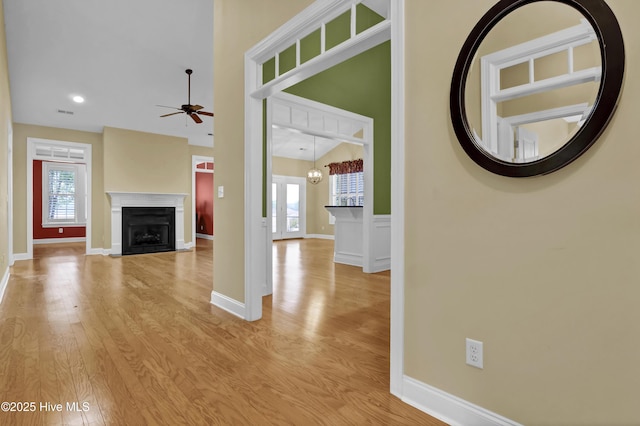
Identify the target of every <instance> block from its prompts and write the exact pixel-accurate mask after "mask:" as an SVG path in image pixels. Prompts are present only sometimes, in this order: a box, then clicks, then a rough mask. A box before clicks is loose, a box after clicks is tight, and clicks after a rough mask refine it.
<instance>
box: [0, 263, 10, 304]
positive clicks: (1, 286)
mask: <svg viewBox="0 0 640 426" xmlns="http://www.w3.org/2000/svg"><path fill="white" fill-rule="evenodd" d="M10 276H11V274H10V273H9V268H7V269H6V271H4V275H3V276H2V281H0V303H2V299H3V298H4V292H5V290H6V289H7V284H9V277H10Z"/></svg>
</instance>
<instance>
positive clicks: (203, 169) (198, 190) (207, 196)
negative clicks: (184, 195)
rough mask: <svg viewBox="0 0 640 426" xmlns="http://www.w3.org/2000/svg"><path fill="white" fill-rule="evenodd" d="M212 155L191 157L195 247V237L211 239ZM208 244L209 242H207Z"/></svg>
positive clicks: (195, 238) (192, 229) (192, 232)
mask: <svg viewBox="0 0 640 426" xmlns="http://www.w3.org/2000/svg"><path fill="white" fill-rule="evenodd" d="M213 183H214V162H213V157H206V156H201V155H193V156H192V157H191V211H192V212H193V215H192V218H191V241H192V245H193V247H197V245H198V244H197V239H198V238H199V239H204V240H213V239H214V227H213V203H214V197H213V188H214V187H213ZM207 246H210V244H207Z"/></svg>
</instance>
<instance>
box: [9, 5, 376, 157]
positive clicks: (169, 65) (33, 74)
mask: <svg viewBox="0 0 640 426" xmlns="http://www.w3.org/2000/svg"><path fill="white" fill-rule="evenodd" d="M3 3H4V16H5V27H6V33H7V53H8V62H9V83H10V89H11V103H12V109H13V111H12V112H13V121H14V122H16V123H24V124H35V125H40V126H50V127H59V128H67V129H75V130H84V131H90V132H102V130H103V127H104V126H109V127H118V128H123V129H131V130H138V131H143V132H150V133H159V134H166V135H173V136H179V137H185V138H188V139H189V143H190V144H193V145H202V146H213V139H214V138H213V136H212V135H213V134H214V118H212V117H206V116H202V120H203V123H202V124H196V123H194V122H193V121H192V120H191V119H190V118H189V117H187V116H186V115H185V114H178V115H173V116H170V117H165V118H160V115H162V114H167V113H170V112H172V111H173V110H171V109H168V108H162V107H158V106H157V105H167V106H174V107H176V108H179V107H180V106H181V105H182V104H186V103H187V75H186V74H185V70H186V69H187V68H190V69H193V74H192V76H191V104H199V105H202V106H204V110H205V111H211V112H214V113H215V111H214V103H213V1H212V0H182V1H176V0H56V1H52V0H3ZM365 4H367V6H369V7H371V8H373V9H375V10H378V11H379V13H381V14H385V13H386V9H385V8H386V0H366V1H365ZM74 95H81V96H83V97H84V98H85V99H86V101H85V102H84V103H82V104H76V103H74V102H73V101H72V100H71V98H72V97H73V96H74ZM59 111H63V112H59ZM70 112H72V113H73V114H70ZM336 145H337V143H336V142H335V141H329V140H328V139H324V140H323V142H320V138H318V142H317V145H316V158H320V157H321V156H322V155H324V154H325V153H326V152H328V151H330V150H331V149H333V147H335V146H336ZM273 146H274V153H273V154H274V155H277V156H284V157H288V158H299V159H306V160H311V161H312V160H313V149H312V148H313V144H312V138H311V137H309V136H307V135H302V134H300V133H295V132H289V131H284V130H282V129H281V130H280V131H275V132H274V138H273ZM301 148H302V149H301Z"/></svg>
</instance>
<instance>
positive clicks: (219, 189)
mask: <svg viewBox="0 0 640 426" xmlns="http://www.w3.org/2000/svg"><path fill="white" fill-rule="evenodd" d="M218 198H224V186H219V187H218Z"/></svg>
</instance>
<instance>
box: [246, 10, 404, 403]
mask: <svg viewBox="0 0 640 426" xmlns="http://www.w3.org/2000/svg"><path fill="white" fill-rule="evenodd" d="M352 4H353V2H352V0H333V1H332V2H320V1H317V2H315V3H313V4H312V5H311V6H310V7H309V8H307V9H305V10H304V11H303V12H302V13H301V14H299V15H297V16H296V17H294V18H293V19H292V20H290V21H289V22H287V23H286V24H285V25H283V26H282V27H280V28H279V29H278V30H276V31H275V32H274V33H272V34H271V35H269V36H268V37H267V38H266V39H264V40H263V41H262V42H260V43H259V44H258V45H256V46H255V47H254V48H252V49H250V50H249V51H248V52H246V54H245V91H244V93H245V120H244V123H245V128H244V134H245V145H244V155H245V161H244V173H245V219H244V248H245V252H244V271H245V281H244V305H245V319H246V320H249V321H254V320H258V319H260V318H261V317H262V294H263V291H264V288H263V285H264V282H263V281H262V280H263V279H264V274H265V271H266V269H267V267H266V263H267V249H266V247H267V240H268V239H267V235H266V234H267V233H266V228H267V226H266V223H265V222H266V220H265V219H264V218H263V217H262V185H263V182H262V176H263V175H262V171H263V165H262V153H263V139H262V138H263V121H262V120H263V110H262V108H263V99H265V98H267V97H268V96H269V95H270V94H272V93H275V92H276V91H280V90H282V89H284V88H286V87H288V86H291V85H292V84H295V83H297V82H298V81H300V80H301V79H303V78H308V77H310V76H312V75H314V73H317V72H320V71H322V70H324V69H327V68H329V67H330V66H333V65H335V64H337V63H338V59H337V56H340V60H344V59H348V57H349V55H350V54H351V53H345V52H344V51H340V54H337V55H334V56H333V57H332V56H331V51H329V54H326V53H322V54H321V55H319V56H318V57H316V58H314V64H310V63H308V64H306V65H307V66H306V67H305V68H304V69H303V70H300V73H299V74H297V75H294V73H292V74H291V78H289V77H288V75H282V76H280V77H279V78H277V79H276V80H277V81H276V82H274V83H275V84H273V85H272V86H271V87H269V88H265V87H260V86H261V83H260V82H261V77H262V74H261V66H260V64H261V63H262V61H261V59H265V60H266V59H268V56H269V55H270V52H272V51H274V50H277V48H278V47H279V44H281V43H282V40H285V39H287V35H291V33H292V32H294V31H295V29H296V28H306V27H308V26H309V25H310V23H311V22H315V21H318V20H320V19H322V17H323V14H325V13H326V9H328V8H330V7H333V6H334V5H335V6H336V7H345V6H348V7H351V5H352ZM389 7H390V18H389V20H390V21H391V80H392V82H391V180H392V182H391V210H392V215H391V227H392V230H393V232H392V233H391V270H392V273H391V308H390V309H391V352H390V354H391V365H390V373H391V374H390V376H391V378H390V390H391V393H392V394H394V395H397V396H399V397H401V396H402V394H403V385H402V383H403V375H404V364H403V357H404V339H403V333H404V0H394V1H390V2H389ZM289 39H290V37H289ZM369 47H373V46H369ZM358 48H362V46H358V47H356V48H354V49H353V50H350V49H348V50H350V52H356V51H357V50H358ZM334 49H335V51H336V52H337V51H338V49H336V48H334ZM342 53H345V54H344V55H342ZM358 53H359V52H358ZM356 54H357V53H356ZM265 55H266V57H265ZM325 55H326V56H325ZM353 56H355V54H354V55H353ZM324 58H326V60H324ZM310 62H311V61H310ZM276 89H277V90H276ZM270 91H272V92H270Z"/></svg>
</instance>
